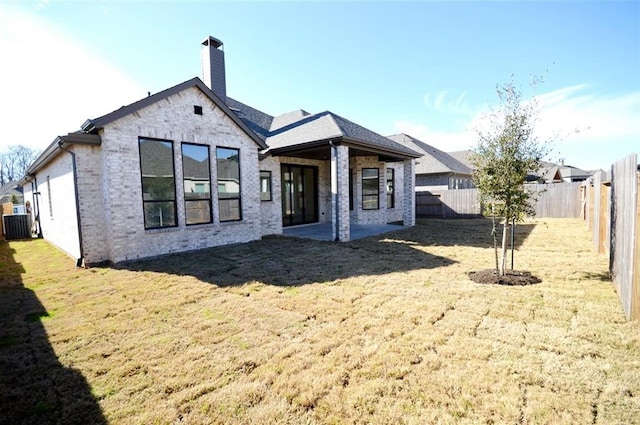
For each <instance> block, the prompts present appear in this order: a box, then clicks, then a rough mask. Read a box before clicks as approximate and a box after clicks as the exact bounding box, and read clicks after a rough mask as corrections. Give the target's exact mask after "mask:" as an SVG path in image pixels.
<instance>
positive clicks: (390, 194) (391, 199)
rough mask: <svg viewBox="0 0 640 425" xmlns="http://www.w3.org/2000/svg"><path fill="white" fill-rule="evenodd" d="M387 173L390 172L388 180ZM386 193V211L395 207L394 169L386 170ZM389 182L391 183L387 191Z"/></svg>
mask: <svg viewBox="0 0 640 425" xmlns="http://www.w3.org/2000/svg"><path fill="white" fill-rule="evenodd" d="M389 172H391V179H389ZM385 181H386V186H385V189H386V192H387V209H391V208H395V207H396V170H395V169H394V168H390V167H389V168H387V171H386V175H385ZM389 182H391V191H389Z"/></svg>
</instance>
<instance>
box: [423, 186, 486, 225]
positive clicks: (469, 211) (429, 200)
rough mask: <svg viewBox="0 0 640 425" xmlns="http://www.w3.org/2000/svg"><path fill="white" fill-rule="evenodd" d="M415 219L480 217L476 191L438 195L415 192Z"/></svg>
mask: <svg viewBox="0 0 640 425" xmlns="http://www.w3.org/2000/svg"><path fill="white" fill-rule="evenodd" d="M416 217H423V218H476V217H482V214H481V208H480V201H479V198H478V191H477V189H457V190H444V191H442V192H439V193H431V192H416Z"/></svg>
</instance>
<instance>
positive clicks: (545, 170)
mask: <svg viewBox="0 0 640 425" xmlns="http://www.w3.org/2000/svg"><path fill="white" fill-rule="evenodd" d="M594 173H595V171H585V170H582V169H580V168H577V167H572V166H570V165H558V164H554V163H552V162H543V163H542V167H541V168H540V172H539V176H540V177H541V178H542V180H544V181H545V182H546V183H553V182H561V181H565V180H569V181H582V180H586V179H587V178H589V177H590V176H592V175H593V174H594Z"/></svg>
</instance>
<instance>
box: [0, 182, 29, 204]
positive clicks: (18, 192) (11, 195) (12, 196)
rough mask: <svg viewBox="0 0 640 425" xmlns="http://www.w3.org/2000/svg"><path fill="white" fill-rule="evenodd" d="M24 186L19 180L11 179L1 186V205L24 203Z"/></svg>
mask: <svg viewBox="0 0 640 425" xmlns="http://www.w3.org/2000/svg"><path fill="white" fill-rule="evenodd" d="M23 198H24V197H23V193H22V187H21V186H20V185H19V184H18V182H17V181H10V182H7V183H6V184H4V185H2V186H0V205H2V204H7V203H11V204H20V205H21V204H22V203H23Z"/></svg>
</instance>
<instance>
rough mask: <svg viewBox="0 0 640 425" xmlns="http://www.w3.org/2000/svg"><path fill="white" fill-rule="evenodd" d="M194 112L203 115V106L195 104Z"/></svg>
mask: <svg viewBox="0 0 640 425" xmlns="http://www.w3.org/2000/svg"><path fill="white" fill-rule="evenodd" d="M193 113H194V114H196V115H202V106H200V105H193Z"/></svg>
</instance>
